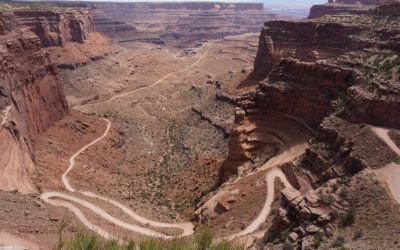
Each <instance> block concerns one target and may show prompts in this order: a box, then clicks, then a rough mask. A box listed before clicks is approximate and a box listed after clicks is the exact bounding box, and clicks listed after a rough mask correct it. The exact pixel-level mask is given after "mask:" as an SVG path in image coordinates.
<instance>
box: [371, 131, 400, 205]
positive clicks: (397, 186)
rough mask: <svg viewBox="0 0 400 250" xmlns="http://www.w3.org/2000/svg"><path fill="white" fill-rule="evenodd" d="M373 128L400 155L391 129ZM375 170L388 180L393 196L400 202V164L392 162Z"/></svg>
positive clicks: (399, 149)
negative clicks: (390, 133) (392, 137)
mask: <svg viewBox="0 0 400 250" xmlns="http://www.w3.org/2000/svg"><path fill="white" fill-rule="evenodd" d="M371 130H372V132H374V133H375V134H376V135H377V136H378V137H379V138H380V139H381V140H382V141H383V142H385V143H386V145H388V147H389V148H390V149H391V150H393V152H395V153H396V154H397V155H398V156H399V157H400V148H399V147H398V146H397V145H396V143H395V142H394V141H393V140H392V139H391V138H390V136H389V132H390V131H391V129H388V128H382V127H372V128H371ZM375 172H376V173H377V175H378V176H380V177H382V178H383V179H384V180H385V181H386V183H387V184H388V186H389V190H390V192H391V193H392V195H393V197H394V198H395V199H396V200H397V202H399V203H400V164H397V163H395V162H392V163H389V164H388V165H386V166H385V167H383V168H380V169H377V170H375Z"/></svg>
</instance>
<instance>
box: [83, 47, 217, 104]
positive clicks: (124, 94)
mask: <svg viewBox="0 0 400 250" xmlns="http://www.w3.org/2000/svg"><path fill="white" fill-rule="evenodd" d="M211 45H212V42H210V43H208V44H207V45H206V47H207V48H206V50H205V51H204V52H203V54H202V55H201V56H200V57H199V58H198V59H197V60H196V61H195V62H194V63H193V64H192V65H190V66H189V67H187V68H184V69H181V70H178V71H175V72H172V73H168V74H166V75H165V76H163V77H161V78H160V79H158V80H157V81H155V82H154V83H152V84H151V85H149V86H145V87H141V88H138V89H135V90H132V91H128V92H125V93H122V94H119V95H115V96H113V97H112V98H110V99H107V100H104V101H99V102H92V103H88V104H84V105H80V106H77V107H75V109H77V110H81V109H82V108H84V107H88V106H93V105H97V104H100V103H107V102H112V101H114V100H115V99H118V98H122V97H124V96H127V95H131V94H135V93H137V92H139V91H143V90H146V89H150V88H153V87H155V86H157V85H158V84H160V83H161V82H163V81H165V80H166V79H167V78H169V77H172V76H176V75H178V74H181V73H183V72H186V71H190V70H192V69H193V68H194V67H196V66H197V64H199V63H200V62H201V60H203V58H204V57H205V56H206V55H207V54H208V51H209V50H210V47H211Z"/></svg>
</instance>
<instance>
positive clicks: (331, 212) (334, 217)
mask: <svg viewBox="0 0 400 250" xmlns="http://www.w3.org/2000/svg"><path fill="white" fill-rule="evenodd" d="M329 217H331V218H332V220H336V219H337V217H338V213H337V211H336V210H332V211H330V212H329Z"/></svg>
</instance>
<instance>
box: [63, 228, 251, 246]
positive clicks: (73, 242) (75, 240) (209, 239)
mask: <svg viewBox="0 0 400 250" xmlns="http://www.w3.org/2000/svg"><path fill="white" fill-rule="evenodd" d="M213 241H214V235H213V234H212V232H211V231H210V230H209V229H204V230H202V231H200V232H199V233H197V234H196V235H195V236H194V237H180V238H174V239H170V240H162V239H158V238H143V239H139V240H137V242H134V241H132V240H130V241H128V242H125V243H121V242H119V241H118V240H105V239H103V238H101V237H100V236H98V235H97V234H96V233H94V232H91V231H80V232H78V233H76V234H74V235H73V236H72V237H70V238H68V239H64V240H63V244H62V245H58V247H57V249H58V250H244V247H243V246H238V245H233V244H231V243H229V242H227V241H225V240H221V241H218V242H216V243H214V244H213Z"/></svg>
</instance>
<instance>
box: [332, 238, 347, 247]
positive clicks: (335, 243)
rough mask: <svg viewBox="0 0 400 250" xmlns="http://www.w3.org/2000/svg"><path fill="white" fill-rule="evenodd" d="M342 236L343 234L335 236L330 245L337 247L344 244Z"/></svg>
mask: <svg viewBox="0 0 400 250" xmlns="http://www.w3.org/2000/svg"><path fill="white" fill-rule="evenodd" d="M344 240H345V239H344V237H343V236H338V237H336V239H335V241H334V242H333V243H332V247H334V248H339V247H343V245H344Z"/></svg>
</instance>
